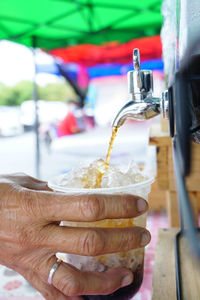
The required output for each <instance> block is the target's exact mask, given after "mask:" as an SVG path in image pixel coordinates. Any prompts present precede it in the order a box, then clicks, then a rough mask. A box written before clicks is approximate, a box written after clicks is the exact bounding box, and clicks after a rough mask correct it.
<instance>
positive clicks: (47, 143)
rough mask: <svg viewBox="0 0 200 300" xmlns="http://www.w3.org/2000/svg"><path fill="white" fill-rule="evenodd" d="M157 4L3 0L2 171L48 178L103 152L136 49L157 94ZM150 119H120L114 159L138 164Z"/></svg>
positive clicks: (144, 152)
mask: <svg viewBox="0 0 200 300" xmlns="http://www.w3.org/2000/svg"><path fill="white" fill-rule="evenodd" d="M11 2H12V3H11ZM161 3H162V1H161V0H148V1H147V0H141V1H139V2H138V1H132V0H131V1H130V0H126V1H123V2H122V1H117V2H116V1H113V0H109V1H105V0H102V1H95V0H93V1H92V0H79V1H67V0H66V1H65V0H45V1H42V3H41V1H39V0H37V1H29V2H27V1H23V0H18V1H11V0H8V1H1V3H0V19H1V22H0V37H1V41H0V172H1V173H13V172H25V173H28V174H30V175H33V176H37V177H39V178H41V179H45V180H48V179H49V178H51V177H52V176H56V175H58V174H60V173H63V172H66V171H68V170H69V169H70V168H71V167H73V166H74V165H76V164H78V163H79V162H80V161H81V160H84V161H85V160H91V159H95V158H99V157H102V158H105V156H106V151H107V148H108V143H109V139H110V136H111V124H112V121H113V119H114V117H115V115H116V114H117V112H118V111H119V109H120V108H121V107H122V105H124V104H125V103H126V102H127V101H128V94H127V78H126V74H127V72H128V71H129V70H131V69H133V64H132V51H133V48H135V47H137V48H140V52H141V67H142V68H143V69H151V70H153V73H154V79H155V80H154V93H155V94H156V95H158V96H160V94H161V91H162V90H163V85H164V76H163V62H162V47H161V40H160V36H159V34H160V30H161V25H162V15H161ZM149 122H150V121H148V122H140V123H138V122H134V121H132V122H126V125H124V126H122V128H121V129H120V131H119V134H118V137H117V138H116V142H115V145H114V149H113V153H112V156H111V160H113V161H120V162H122V161H123V162H124V163H126V162H128V161H130V159H134V160H136V161H137V162H139V163H145V161H146V159H147V157H148V156H149V152H148V149H147V144H148V128H149ZM154 122H155V120H154ZM150 152H151V154H150V156H152V151H150Z"/></svg>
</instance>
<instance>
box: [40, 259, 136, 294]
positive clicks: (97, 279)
mask: <svg viewBox="0 0 200 300" xmlns="http://www.w3.org/2000/svg"><path fill="white" fill-rule="evenodd" d="M52 260H53V259H51V260H50V261H48V262H47V264H46V267H45V269H44V270H43V272H44V276H46V278H47V277H48V273H49V269H51V267H52V265H53V263H52ZM45 272H46V273H45ZM132 281H133V274H132V272H131V271H130V270H128V269H125V268H115V269H110V270H107V271H105V272H86V271H80V270H78V269H76V268H74V267H73V266H71V265H69V264H66V263H63V262H62V263H61V264H60V266H59V267H58V269H57V270H56V272H55V273H54V276H53V285H54V287H56V288H57V289H58V290H59V291H61V292H62V293H63V294H64V295H66V296H70V297H73V296H78V295H107V294H111V293H113V292H114V291H116V290H117V289H119V288H121V287H124V286H127V285H129V284H131V282H132Z"/></svg>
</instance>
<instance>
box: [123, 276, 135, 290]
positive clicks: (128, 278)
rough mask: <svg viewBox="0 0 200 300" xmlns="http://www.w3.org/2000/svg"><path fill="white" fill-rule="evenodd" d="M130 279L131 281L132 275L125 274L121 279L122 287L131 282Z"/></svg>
mask: <svg viewBox="0 0 200 300" xmlns="http://www.w3.org/2000/svg"><path fill="white" fill-rule="evenodd" d="M132 281H133V275H132V274H128V275H126V276H125V277H124V278H123V280H122V287H123V286H126V285H129V284H131V282H132Z"/></svg>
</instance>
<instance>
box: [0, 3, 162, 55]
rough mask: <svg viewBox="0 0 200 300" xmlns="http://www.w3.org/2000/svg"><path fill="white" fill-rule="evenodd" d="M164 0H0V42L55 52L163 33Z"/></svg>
mask: <svg viewBox="0 0 200 300" xmlns="http://www.w3.org/2000/svg"><path fill="white" fill-rule="evenodd" d="M161 3H162V0H0V39H7V40H11V41H15V42H18V43H22V44H24V45H26V46H33V37H34V41H35V44H34V46H37V47H41V48H45V49H53V48H56V47H63V46H67V45H72V44H78V43H93V44H101V43H102V42H105V41H114V40H117V41H120V42H126V41H128V40H130V39H133V38H136V37H142V36H148V35H154V34H158V33H159V32H160V27H161V22H162V17H161V13H160V6H161Z"/></svg>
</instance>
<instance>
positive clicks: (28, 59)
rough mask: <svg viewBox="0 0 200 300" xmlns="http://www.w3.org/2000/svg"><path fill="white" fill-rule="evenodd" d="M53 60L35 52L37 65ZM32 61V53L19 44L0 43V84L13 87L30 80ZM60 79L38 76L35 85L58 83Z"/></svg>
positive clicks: (42, 53)
mask: <svg viewBox="0 0 200 300" xmlns="http://www.w3.org/2000/svg"><path fill="white" fill-rule="evenodd" d="M52 61H53V58H52V57H51V56H50V55H48V54H46V53H45V52H43V51H41V50H40V49H38V50H37V55H36V62H37V63H38V64H48V63H52ZM33 62H34V60H33V53H32V51H31V50H30V49H29V48H27V47H25V46H23V45H20V44H17V43H13V42H10V41H5V40H3V41H0V82H2V83H4V84H6V85H10V86H12V85H15V84H16V83H17V82H20V81H22V80H32V79H33V74H34V63H33ZM60 80H61V79H60V78H58V77H57V76H54V75H50V74H44V73H43V74H38V75H37V83H38V84H40V85H45V84H47V83H52V82H58V81H60Z"/></svg>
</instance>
